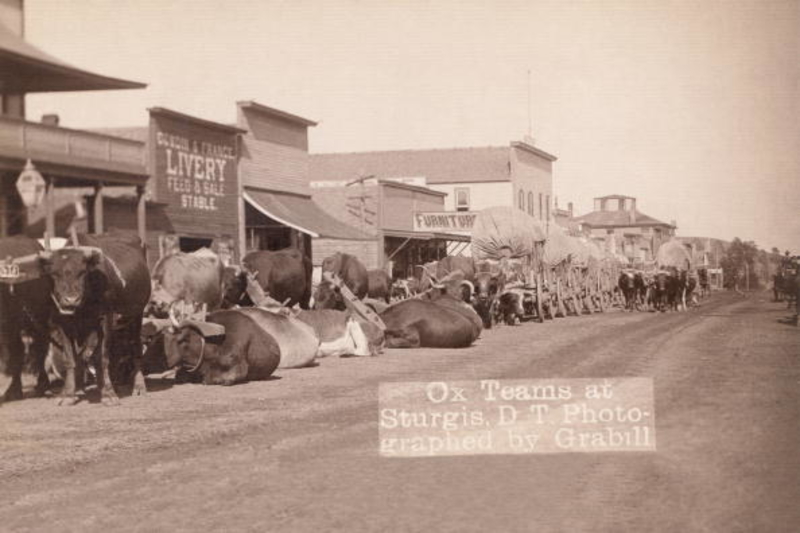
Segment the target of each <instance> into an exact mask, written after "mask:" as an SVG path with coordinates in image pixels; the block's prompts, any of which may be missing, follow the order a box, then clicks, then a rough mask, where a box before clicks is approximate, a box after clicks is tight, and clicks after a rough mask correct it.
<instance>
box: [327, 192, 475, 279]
mask: <svg viewBox="0 0 800 533" xmlns="http://www.w3.org/2000/svg"><path fill="white" fill-rule="evenodd" d="M312 190H314V191H315V192H314V199H315V200H317V202H318V203H319V205H321V206H322V207H323V208H324V209H325V210H326V211H328V213H330V215H331V216H334V217H336V218H338V219H339V220H341V221H342V222H344V223H345V224H347V225H348V226H350V227H353V228H357V229H359V230H361V231H364V232H365V233H367V234H369V235H371V236H372V240H371V241H369V242H366V243H364V242H342V241H339V242H328V241H327V240H324V239H319V240H315V242H314V245H315V247H319V248H329V249H330V250H331V251H335V250H334V247H335V246H338V247H339V249H340V250H339V251H345V252H348V253H351V254H353V255H355V256H356V257H358V258H359V259H360V260H361V261H362V262H363V263H364V264H365V265H366V266H367V268H383V269H386V270H387V271H388V272H390V274H391V276H392V277H393V278H406V277H409V276H412V275H413V274H414V268H415V266H416V265H420V264H423V263H426V262H428V261H433V260H437V259H441V258H442V257H445V256H447V255H458V254H460V253H462V252H463V251H464V250H465V249H467V248H468V247H469V242H470V236H469V234H468V233H456V232H451V231H447V230H444V229H443V228H441V227H437V228H427V229H426V228H422V227H421V226H420V225H419V224H418V223H417V222H416V221H415V218H416V214H417V213H420V212H434V211H436V212H438V211H441V210H442V209H443V203H444V197H445V196H446V194H445V193H442V192H438V191H434V190H431V189H428V188H425V187H419V186H416V185H410V184H408V183H402V182H400V181H393V180H377V179H374V178H372V179H363V180H358V182H357V183H355V182H354V183H353V184H352V185H348V184H347V183H339V182H332V181H324V182H318V183H313V182H312Z"/></svg>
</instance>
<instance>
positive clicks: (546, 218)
mask: <svg viewBox="0 0 800 533" xmlns="http://www.w3.org/2000/svg"><path fill="white" fill-rule="evenodd" d="M544 205H545V207H546V208H547V216H546V217H545V220H550V195H549V194H548V195H547V201H546V202H545V204H544Z"/></svg>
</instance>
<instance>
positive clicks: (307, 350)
mask: <svg viewBox="0 0 800 533" xmlns="http://www.w3.org/2000/svg"><path fill="white" fill-rule="evenodd" d="M238 311H239V312H240V313H243V314H244V315H246V316H249V317H250V318H252V319H253V320H255V322H256V323H257V324H258V325H259V326H260V327H261V328H262V329H264V331H266V332H267V333H269V334H270V335H272V337H274V338H275V340H276V341H277V342H278V346H280V349H281V361H280V364H279V365H278V368H302V367H306V366H311V365H312V364H313V363H314V359H316V357H317V353H318V352H319V345H320V339H319V337H318V336H317V334H316V333H315V332H314V328H313V327H311V326H309V325H308V324H306V323H304V322H302V321H300V320H298V319H297V318H295V317H291V316H285V315H282V314H278V313H273V312H270V311H267V310H266V309H260V308H258V307H246V308H242V309H238Z"/></svg>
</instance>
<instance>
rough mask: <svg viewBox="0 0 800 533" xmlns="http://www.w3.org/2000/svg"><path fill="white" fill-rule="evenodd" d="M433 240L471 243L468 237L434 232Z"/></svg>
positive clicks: (470, 238)
mask: <svg viewBox="0 0 800 533" xmlns="http://www.w3.org/2000/svg"><path fill="white" fill-rule="evenodd" d="M433 238H434V239H441V240H443V241H450V242H472V237H470V236H469V235H462V234H460V233H441V232H434V234H433Z"/></svg>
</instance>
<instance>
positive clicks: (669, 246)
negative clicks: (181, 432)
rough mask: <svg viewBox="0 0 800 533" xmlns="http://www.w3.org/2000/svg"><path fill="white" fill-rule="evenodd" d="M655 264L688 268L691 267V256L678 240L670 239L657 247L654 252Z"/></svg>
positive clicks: (662, 266) (661, 266)
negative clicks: (656, 250)
mask: <svg viewBox="0 0 800 533" xmlns="http://www.w3.org/2000/svg"><path fill="white" fill-rule="evenodd" d="M656 264H657V265H658V266H659V267H660V268H664V267H676V268H681V269H690V268H691V267H692V257H691V256H690V255H689V251H688V250H687V249H686V247H685V246H684V245H683V244H682V243H681V242H680V241H676V240H672V241H667V242H665V243H664V244H662V245H661V246H660V247H659V248H658V252H656Z"/></svg>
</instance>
